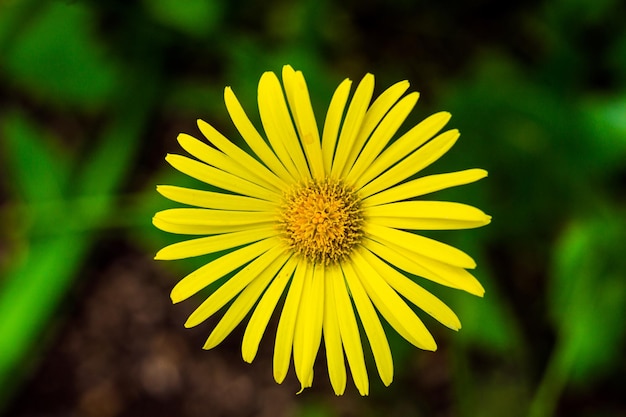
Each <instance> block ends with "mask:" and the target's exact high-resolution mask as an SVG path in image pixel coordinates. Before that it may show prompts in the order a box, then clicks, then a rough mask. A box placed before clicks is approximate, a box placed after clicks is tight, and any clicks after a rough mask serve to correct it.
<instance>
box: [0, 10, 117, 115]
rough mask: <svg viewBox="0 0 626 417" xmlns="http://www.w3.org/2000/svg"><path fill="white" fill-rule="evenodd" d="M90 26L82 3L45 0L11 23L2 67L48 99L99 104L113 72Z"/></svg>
mask: <svg viewBox="0 0 626 417" xmlns="http://www.w3.org/2000/svg"><path fill="white" fill-rule="evenodd" d="M92 26H93V21H92V16H91V14H90V11H89V9H87V8H86V7H85V6H84V5H82V4H80V3H76V2H73V3H67V2H58V1H55V2H49V3H48V7H46V8H44V9H43V10H41V11H40V12H39V13H38V14H37V15H35V16H31V17H30V21H29V24H28V25H22V26H21V27H19V28H16V30H18V33H16V34H15V35H14V36H13V38H14V42H12V43H11V45H10V46H9V47H8V51H7V53H6V56H4V57H3V58H4V61H5V64H4V68H3V70H4V71H6V72H7V73H8V74H9V75H10V76H11V77H12V78H13V79H14V80H15V81H17V83H18V84H19V85H21V86H24V87H26V88H27V89H29V90H31V92H32V93H33V94H36V95H40V96H43V97H44V98H45V99H47V100H51V101H53V102H57V103H69V104H74V105H81V106H89V107H94V106H95V107H98V106H101V105H103V104H104V103H105V101H106V99H107V98H108V97H109V95H110V93H111V92H112V90H113V89H114V87H115V86H116V77H117V74H116V72H115V66H114V65H113V63H112V62H111V61H109V60H107V59H105V54H104V50H103V49H102V45H101V44H99V43H98V42H97V41H96V39H95V38H94V36H93V35H92V33H91V32H90V28H91V27H92Z"/></svg>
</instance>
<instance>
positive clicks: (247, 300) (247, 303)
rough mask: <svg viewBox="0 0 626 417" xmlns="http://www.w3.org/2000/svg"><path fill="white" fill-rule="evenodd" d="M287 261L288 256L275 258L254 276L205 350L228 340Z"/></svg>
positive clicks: (212, 334) (232, 305)
mask: <svg viewBox="0 0 626 417" xmlns="http://www.w3.org/2000/svg"><path fill="white" fill-rule="evenodd" d="M287 256H288V255H287ZM285 260H286V256H279V257H277V258H275V259H274V261H273V262H272V263H271V264H270V265H269V266H268V267H267V268H266V269H265V270H263V271H262V272H261V273H260V274H259V275H257V276H254V277H253V278H252V281H250V282H249V283H248V284H246V286H245V287H244V288H243V290H242V291H241V293H240V294H239V296H238V297H237V298H236V299H235V301H233V303H232V304H231V306H230V307H229V308H228V310H227V311H226V313H225V314H224V316H223V317H222V319H221V320H220V321H219V323H217V326H215V328H214V329H213V331H212V332H211V334H210V335H209V338H208V339H207V341H206V343H205V344H204V347H203V348H204V349H212V348H214V347H215V346H217V345H219V344H220V343H222V341H223V340H224V339H225V338H226V336H228V335H229V334H230V333H231V332H232V331H233V329H234V328H235V326H237V325H238V324H239V323H240V322H241V320H243V318H244V317H245V316H246V314H248V312H249V311H250V309H251V308H252V306H254V304H255V303H256V302H257V300H258V299H259V297H260V296H261V294H262V293H263V291H264V290H265V288H267V286H268V284H269V283H270V282H271V281H272V279H274V277H275V276H276V273H277V272H278V271H279V270H280V268H282V266H283V264H284V262H285ZM229 282H230V281H229ZM220 289H221V288H220ZM235 295H236V294H233V297H234V296H235ZM231 298H232V297H231ZM207 301H208V300H207Z"/></svg>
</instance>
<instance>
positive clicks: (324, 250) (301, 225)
mask: <svg viewBox="0 0 626 417" xmlns="http://www.w3.org/2000/svg"><path fill="white" fill-rule="evenodd" d="M362 223H363V216H362V213H361V209H360V207H359V198H358V196H357V195H356V194H355V193H354V192H353V191H352V190H351V189H350V188H348V187H346V186H345V185H344V184H342V183H341V182H338V181H334V180H331V179H326V180H324V181H311V182H308V183H306V184H304V185H298V186H296V187H294V188H293V189H292V190H291V191H290V192H288V193H286V194H285V196H284V201H283V204H282V205H281V208H280V227H281V229H282V232H283V233H284V236H285V238H286V239H287V242H288V244H289V246H290V247H291V248H292V249H293V250H294V251H295V252H297V253H299V254H300V255H302V256H304V257H305V258H307V259H308V260H309V261H311V262H321V263H323V264H325V265H329V264H331V263H335V262H338V261H340V260H342V259H343V258H345V257H346V255H348V254H350V252H351V251H352V249H353V247H354V245H356V244H357V243H358V242H359V241H360V240H361V236H362V231H361V226H362Z"/></svg>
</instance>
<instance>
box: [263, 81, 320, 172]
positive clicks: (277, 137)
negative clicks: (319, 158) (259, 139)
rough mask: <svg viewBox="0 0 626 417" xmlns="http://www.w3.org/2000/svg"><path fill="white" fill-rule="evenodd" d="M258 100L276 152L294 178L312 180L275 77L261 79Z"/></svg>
mask: <svg viewBox="0 0 626 417" xmlns="http://www.w3.org/2000/svg"><path fill="white" fill-rule="evenodd" d="M257 97H258V105H259V114H260V115H261V122H262V123H263V128H264V129H265V134H266V135H267V138H268V139H269V141H270V144H271V145H272V148H273V149H274V152H276V155H277V156H278V158H279V159H280V161H281V162H282V164H283V165H284V166H285V167H286V168H287V170H288V171H289V172H290V173H291V175H292V176H293V177H294V178H311V174H310V173H309V168H308V166H307V163H306V160H305V159H304V154H303V153H302V149H301V148H300V145H298V140H297V138H298V135H297V134H296V130H295V129H294V126H293V122H292V121H291V116H290V115H289V110H288V109H287V103H286V102H285V96H284V94H283V90H282V88H281V86H280V81H278V78H277V77H276V74H274V73H273V72H266V73H264V74H263V75H262V76H261V79H260V81H259V89H258V95H257Z"/></svg>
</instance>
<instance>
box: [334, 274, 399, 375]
mask: <svg viewBox="0 0 626 417" xmlns="http://www.w3.org/2000/svg"><path fill="white" fill-rule="evenodd" d="M344 274H345V277H346V280H347V282H348V288H349V289H350V294H351V295H352V299H353V300H354V304H355V306H356V309H357V311H358V313H359V317H361V323H362V324H363V328H364V329H365V334H366V335H367V339H368V340H369V342H370V346H371V348H372V353H373V354H374V361H375V362H376V368H377V369H378V374H379V375H380V379H381V380H382V381H383V384H385V386H388V385H389V384H391V381H393V358H392V356H391V349H390V348H389V342H388V341H387V336H386V335H385V331H384V330H383V326H382V324H381V323H380V319H379V318H378V314H376V310H374V306H373V305H372V301H371V300H370V298H369V297H368V296H367V293H366V292H365V289H364V288H363V284H362V283H361V280H360V278H359V276H358V275H357V274H356V272H355V271H354V269H353V268H352V266H351V265H349V264H347V265H346V267H345V268H344ZM381 276H382V275H381Z"/></svg>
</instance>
